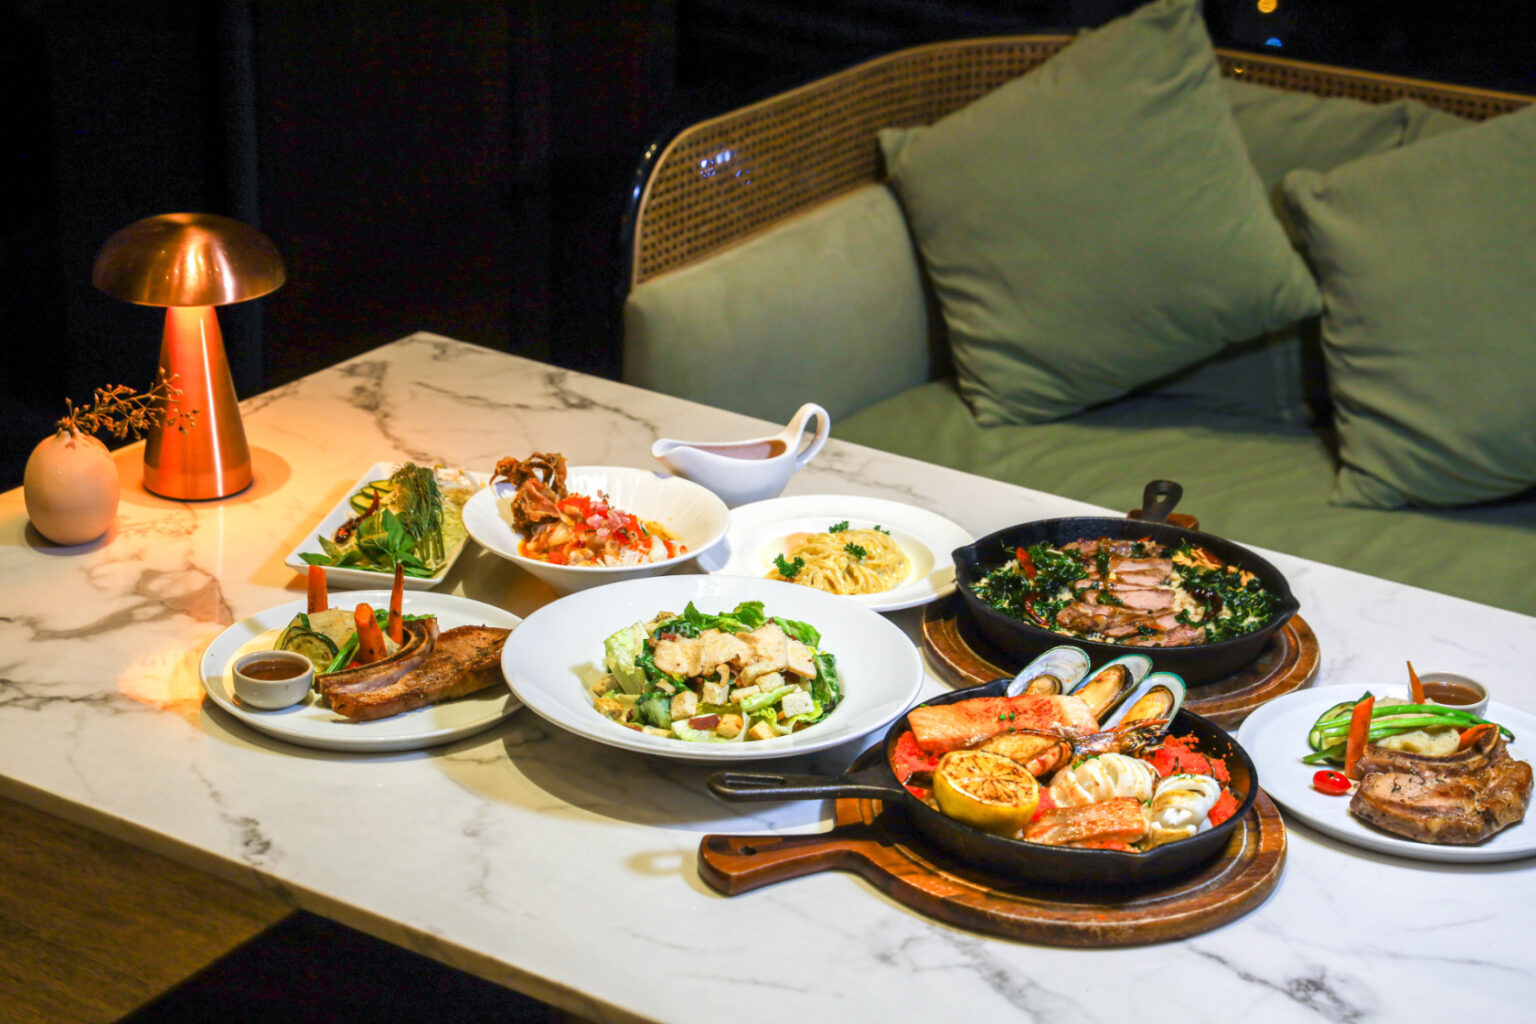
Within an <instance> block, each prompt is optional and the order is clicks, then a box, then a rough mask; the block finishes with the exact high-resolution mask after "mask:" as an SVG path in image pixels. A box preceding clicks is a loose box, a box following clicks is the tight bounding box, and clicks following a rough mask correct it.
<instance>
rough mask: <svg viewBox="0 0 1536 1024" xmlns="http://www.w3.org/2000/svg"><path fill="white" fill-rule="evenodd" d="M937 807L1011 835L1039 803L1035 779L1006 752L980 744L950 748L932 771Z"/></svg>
mask: <svg viewBox="0 0 1536 1024" xmlns="http://www.w3.org/2000/svg"><path fill="white" fill-rule="evenodd" d="M933 796H934V799H935V800H937V801H938V802H939V810H941V811H943V812H944V813H945V814H947V815H949V816H950V817H951V818H954V819H955V820H956V821H960V822H964V823H965V824H967V825H970V826H971V827H972V828H979V829H981V830H982V831H984V832H991V833H993V834H995V835H1000V836H1013V835H1017V834H1018V832H1019V830H1020V829H1022V828H1023V827H1024V826H1025V825H1027V824H1029V820H1030V819H1031V818H1033V817H1034V816H1035V808H1036V807H1038V806H1039V805H1040V784H1039V783H1038V782H1036V781H1035V777H1034V776H1033V775H1031V774H1029V772H1028V770H1026V769H1025V767H1024V766H1023V765H1021V764H1019V763H1018V762H1017V761H1015V760H1013V759H1012V758H1007V757H1004V756H1003V755H1001V754H992V753H988V752H987V751H985V750H951V751H950V752H949V753H947V754H945V755H944V756H943V757H941V758H939V766H938V768H936V769H935V770H934V773H933Z"/></svg>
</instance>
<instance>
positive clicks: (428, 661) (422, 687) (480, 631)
mask: <svg viewBox="0 0 1536 1024" xmlns="http://www.w3.org/2000/svg"><path fill="white" fill-rule="evenodd" d="M403 580H404V571H403V567H402V568H398V569H397V570H396V573H395V587H394V591H393V594H392V596H391V599H390V606H389V607H388V608H387V609H386V608H379V609H374V608H372V607H370V606H369V605H367V604H366V603H360V604H358V605H357V606H356V607H354V608H332V607H330V606H329V602H328V598H327V590H326V583H325V570H324V569H323V568H321V567H320V566H312V567H311V568H310V573H309V595H308V601H307V602H306V607H307V610H306V611H303V612H300V613H299V614H297V615H295V616H294V617H293V621H291V622H290V623H288V625H287V627H285V628H284V629H283V631H282V633H281V634H280V635H279V636H278V638H277V643H276V645H275V646H276V647H277V649H278V650H284V651H294V652H297V653H299V654H302V655H304V656H305V657H306V658H308V659H309V661H310V664H312V665H313V666H314V668H315V681H314V689H315V692H316V693H317V694H318V696H319V699H320V700H321V701H323V702H324V703H325V704H327V705H328V706H329V707H330V708H331V710H333V711H335V712H336V713H337V714H339V715H341V716H342V717H343V718H348V719H351V720H353V721H358V722H367V721H373V720H375V719H379V718H387V717H390V716H392V715H398V714H401V713H402V712H405V711H413V710H415V709H416V708H420V707H425V706H426V705H428V704H436V703H438V702H440V701H445V700H451V699H453V698H455V697H463V696H467V695H468V694H471V693H477V692H479V691H480V690H483V689H485V688H487V687H490V686H494V685H495V684H497V683H499V682H501V681H502V675H501V648H502V645H503V644H504V643H505V642H506V639H507V636H508V634H509V633H510V632H511V631H510V630H507V629H502V628H500V627H496V626H484V625H480V626H473V625H466V626H457V627H455V628H453V629H448V630H444V631H441V632H439V630H438V623H437V618H436V617H435V616H431V615H425V616H415V615H403V614H401V607H402V603H403Z"/></svg>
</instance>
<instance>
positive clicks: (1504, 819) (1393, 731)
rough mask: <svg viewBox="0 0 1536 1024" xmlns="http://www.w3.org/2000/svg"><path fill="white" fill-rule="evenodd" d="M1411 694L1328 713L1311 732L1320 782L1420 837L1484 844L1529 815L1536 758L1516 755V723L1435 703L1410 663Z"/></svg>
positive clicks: (1370, 818)
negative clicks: (1510, 725) (1509, 725)
mask: <svg viewBox="0 0 1536 1024" xmlns="http://www.w3.org/2000/svg"><path fill="white" fill-rule="evenodd" d="M1409 673H1410V679H1411V682H1412V690H1411V694H1412V695H1411V696H1410V698H1409V699H1408V700H1403V699H1402V698H1398V697H1382V698H1379V699H1378V698H1376V697H1374V696H1372V695H1371V694H1369V693H1367V694H1365V695H1363V696H1362V697H1361V698H1360V699H1359V700H1355V701H1345V702H1343V703H1341V704H1336V705H1334V706H1333V707H1331V708H1329V709H1328V710H1326V711H1324V712H1323V713H1322V715H1321V716H1319V717H1318V719H1317V721H1316V723H1314V724H1313V726H1312V729H1311V730H1310V731H1309V734H1308V737H1307V739H1308V743H1309V744H1310V745H1311V746H1312V749H1313V753H1311V754H1309V755H1307V756H1306V757H1304V758H1303V759H1302V760H1303V761H1304V762H1306V763H1308V764H1324V763H1327V764H1337V765H1341V766H1342V767H1343V769H1344V772H1343V775H1339V773H1337V772H1330V771H1324V772H1319V773H1318V775H1317V776H1316V777H1315V778H1314V780H1313V786H1314V787H1315V788H1316V789H1318V790H1320V791H1322V792H1325V793H1329V794H1332V795H1337V796H1344V795H1349V794H1352V795H1350V801H1349V813H1350V814H1352V815H1354V816H1355V817H1356V818H1358V819H1360V820H1361V821H1363V822H1367V823H1368V824H1371V825H1374V826H1375V827H1377V828H1380V829H1382V830H1384V831H1387V832H1391V833H1393V834H1394V835H1399V836H1403V837H1404V838H1406V839H1412V840H1414V841H1415V842H1420V843H1435V844H1443V845H1455V846H1468V845H1473V844H1476V843H1481V842H1483V841H1484V840H1486V839H1487V838H1488V837H1489V836H1492V835H1494V834H1496V833H1498V832H1500V831H1502V830H1503V829H1505V828H1508V827H1510V826H1511V825H1515V824H1517V823H1519V822H1520V821H1522V820H1523V819H1524V818H1525V813H1526V810H1527V809H1528V808H1529V807H1530V803H1531V786H1532V774H1531V766H1530V764H1529V763H1527V762H1525V761H1520V760H1516V759H1515V758H1514V757H1512V756H1510V754H1509V751H1508V748H1507V741H1508V740H1509V739H1512V738H1513V737H1512V735H1511V734H1510V733H1509V730H1507V729H1505V728H1503V727H1502V726H1500V725H1497V724H1496V723H1493V722H1490V721H1488V720H1487V719H1484V718H1481V717H1479V716H1477V715H1474V714H1471V713H1470V712H1468V711H1465V710H1463V709H1459V708H1455V707H1448V706H1443V705H1438V704H1434V703H1428V702H1426V699H1425V697H1424V691H1423V684H1421V683H1420V682H1419V679H1418V676H1417V674H1416V673H1413V670H1412V666H1411V665H1410V666H1409Z"/></svg>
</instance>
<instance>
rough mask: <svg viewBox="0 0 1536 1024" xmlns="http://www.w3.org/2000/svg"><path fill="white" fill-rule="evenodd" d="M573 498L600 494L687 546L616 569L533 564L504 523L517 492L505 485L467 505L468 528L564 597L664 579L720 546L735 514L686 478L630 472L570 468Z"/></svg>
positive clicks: (621, 468) (482, 543) (616, 468)
mask: <svg viewBox="0 0 1536 1024" xmlns="http://www.w3.org/2000/svg"><path fill="white" fill-rule="evenodd" d="M565 485H566V489H567V490H569V491H570V492H571V493H572V494H586V495H590V496H592V497H596V496H597V493H598V492H599V491H601V492H602V493H604V494H606V495H607V496H608V502H609V504H611V505H612V506H613V507H615V508H619V509H623V510H624V511H625V512H628V513H630V514H632V515H635V516H638V517H639V518H641V519H646V520H650V521H651V522H656V523H660V524H661V525H662V526H664V527H666V528H667V529H668V530H669V531H671V532H672V534H673V535H674V536H676V537H677V538H678V540H680V541H682V543H683V544H684V545H685V546H686V549H687V550H685V551H683V552H682V553H680V554H677V555H674V556H673V557H671V558H666V559H662V560H661V561H656V562H644V563H641V564H639V565H621V566H614V567H611V568H610V567H605V566H585V565H554V564H551V563H549V562H542V561H540V560H539V559H537V558H529V557H527V556H526V555H523V554H520V553H519V552H518V550H517V546H518V542H519V541H521V540H523V539H524V538H523V535H522V534H520V533H518V532H517V531H515V530H513V529H512V526H511V524H510V523H508V522H507V521H506V520H505V519H503V518H502V517H501V510H500V509H499V508H498V499H500V498H504V497H511V496H512V495H513V494H514V493H516V489H515V488H513V487H512V485H511V484H509V483H507V482H506V481H505V480H503V481H500V482H498V483H495V484H492V485H491V486H489V487H486V488H485V489H483V490H481V491H477V492H476V493H475V495H474V497H472V498H470V499H469V501H467V502H465V504H464V528H465V530H467V531H468V532H469V535H470V536H471V537H473V538H474V539H475V541H476V543H478V544H479V545H480V546H481V547H483V548H485V549H486V550H487V551H492V552H495V553H496V554H498V555H500V556H501V557H502V558H505V559H507V560H508V561H510V562H516V563H517V564H518V565H520V566H522V567H523V568H524V569H526V570H527V571H528V572H529V573H531V574H533V575H534V576H537V577H538V578H539V579H541V580H543V581H544V582H545V583H548V584H549V585H550V587H551V588H552V589H554V590H555V591H556V592H558V593H561V594H569V593H572V592H573V591H577V590H586V589H587V588H588V587H597V586H601V585H602V584H604V583H617V582H618V581H620V580H635V579H642V578H644V577H647V576H660V575H662V574H663V573H669V572H671V571H672V570H674V569H676V568H678V567H679V566H683V565H686V564H688V563H689V562H691V561H693V560H694V559H695V558H697V557H699V555H701V554H703V553H704V552H705V551H707V550H708V549H709V548H711V547H713V546H714V545H716V544H718V543H719V542H720V538H722V537H724V536H725V531H726V530H727V529H728V528H729V527H730V525H731V513H730V510H728V509H727V508H726V507H725V502H723V501H721V500H720V499H719V498H718V497H716V496H715V495H714V493H713V492H711V491H709V490H707V489H706V488H703V487H700V486H699V485H698V484H695V483H690V482H689V481H687V480H684V479H683V478H682V477H676V476H666V475H663V474H660V473H653V472H651V471H650V470H644V469H631V468H630V467H628V466H572V467H571V468H570V470H569V471H568V472H567V474H566V480H565Z"/></svg>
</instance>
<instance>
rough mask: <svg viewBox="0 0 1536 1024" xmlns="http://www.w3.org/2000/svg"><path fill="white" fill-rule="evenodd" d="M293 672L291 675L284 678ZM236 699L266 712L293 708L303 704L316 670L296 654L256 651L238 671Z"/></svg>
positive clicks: (243, 660)
mask: <svg viewBox="0 0 1536 1024" xmlns="http://www.w3.org/2000/svg"><path fill="white" fill-rule="evenodd" d="M289 668H291V669H292V670H293V671H292V673H291V674H288V675H284V674H283V671H284V670H285V669H289ZM234 677H235V696H237V697H239V698H240V702H241V703H242V704H248V705H250V706H251V707H253V708H259V709H261V710H262V711H277V710H279V709H280V708H286V707H292V706H293V705H295V704H297V703H298V702H299V701H301V700H303V699H304V697H305V695H306V694H308V693H309V688H310V686H311V685H312V684H313V683H314V681H315V666H314V665H312V664H310V661H309V659H308V658H306V657H304V655H302V654H299V653H298V652H296V651H252V652H251V653H250V654H246V655H242V656H241V657H240V658H239V659H238V660H237V661H236V662H235V667H234Z"/></svg>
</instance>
